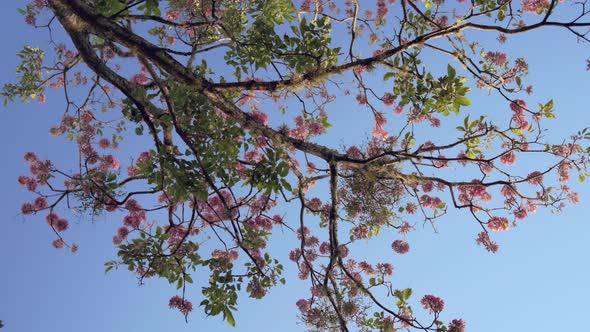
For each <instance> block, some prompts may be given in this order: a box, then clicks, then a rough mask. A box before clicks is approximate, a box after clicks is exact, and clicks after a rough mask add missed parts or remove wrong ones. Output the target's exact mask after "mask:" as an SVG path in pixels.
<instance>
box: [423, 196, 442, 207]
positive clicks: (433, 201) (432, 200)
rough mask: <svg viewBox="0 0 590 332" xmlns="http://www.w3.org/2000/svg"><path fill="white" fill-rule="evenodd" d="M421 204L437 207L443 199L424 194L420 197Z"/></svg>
mask: <svg viewBox="0 0 590 332" xmlns="http://www.w3.org/2000/svg"><path fill="white" fill-rule="evenodd" d="M420 204H422V206H424V207H425V208H430V209H437V208H438V207H439V206H440V205H441V204H442V200H441V199H440V198H438V197H431V196H428V195H422V196H421V197H420Z"/></svg>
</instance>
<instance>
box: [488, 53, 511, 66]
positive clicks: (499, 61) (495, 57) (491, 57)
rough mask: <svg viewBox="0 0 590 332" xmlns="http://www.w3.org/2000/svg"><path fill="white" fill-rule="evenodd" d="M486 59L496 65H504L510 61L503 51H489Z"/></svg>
mask: <svg viewBox="0 0 590 332" xmlns="http://www.w3.org/2000/svg"><path fill="white" fill-rule="evenodd" d="M486 59H487V60H488V61H489V62H491V63H493V64H494V65H496V66H503V65H505V64H506V63H508V57H507V56H506V54H505V53H502V52H488V53H487V54H486Z"/></svg>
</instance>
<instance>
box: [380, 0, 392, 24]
mask: <svg viewBox="0 0 590 332" xmlns="http://www.w3.org/2000/svg"><path fill="white" fill-rule="evenodd" d="M387 14H389V8H387V3H386V2H385V0H377V19H378V20H383V19H385V16H387Z"/></svg>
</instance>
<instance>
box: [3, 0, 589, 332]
mask: <svg viewBox="0 0 590 332" xmlns="http://www.w3.org/2000/svg"><path fill="white" fill-rule="evenodd" d="M571 5H572V4H569V3H568V2H567V1H565V2H564V3H562V2H558V1H556V0H552V1H549V0H524V1H522V2H517V1H510V0H508V1H491V0H490V1H487V0H475V1H472V2H469V3H468V2H466V1H464V0H459V1H457V3H445V1H442V0H437V1H430V0H425V1H408V0H401V1H400V2H398V3H396V2H395V1H386V0H377V1H376V2H375V3H365V2H362V3H361V2H360V1H357V0H351V1H347V2H340V1H328V0H314V1H312V0H302V1H287V0H255V1H244V0H215V1H214V0H167V1H159V0H130V1H122V0H100V1H84V0H69V1H65V0H46V1H43V0H35V1H32V2H31V3H29V4H28V5H26V7H25V8H24V9H22V11H21V12H22V14H23V15H25V20H26V22H27V23H29V24H31V25H34V26H36V27H38V28H50V29H63V30H64V31H65V33H66V35H67V36H68V37H69V41H64V42H65V43H66V44H61V43H59V41H54V43H52V45H56V46H55V47H54V48H53V49H46V50H42V49H40V48H35V47H31V46H26V47H25V48H24V49H23V50H22V51H21V52H20V53H18V55H19V57H20V58H21V59H22V64H21V65H19V66H18V67H17V71H16V73H17V80H16V82H15V83H7V84H5V85H4V88H3V90H2V92H1V94H2V96H3V97H4V98H5V102H11V101H13V100H14V99H15V98H20V99H23V100H37V101H39V102H41V103H43V102H45V99H46V94H49V92H48V91H46V89H63V90H65V92H66V94H65V96H66V99H67V100H66V111H65V114H64V116H63V118H61V119H60V120H59V123H58V124H57V125H56V126H55V127H53V128H52V129H51V133H52V134H53V135H56V136H64V137H65V138H66V139H69V140H72V141H75V142H76V143H77V145H78V147H79V154H80V160H81V162H80V164H79V165H78V171H77V172H73V173H68V172H65V171H63V170H61V169H60V168H58V166H57V163H56V162H54V161H49V160H42V159H40V158H39V157H38V156H37V155H36V154H35V153H32V152H28V153H27V154H26V155H25V160H26V161H27V162H29V163H30V165H31V168H30V173H31V174H30V175H23V176H21V177H19V179H18V181H19V183H21V184H22V185H23V186H25V187H26V188H27V189H28V190H30V191H31V192H33V193H34V194H35V195H36V197H35V198H34V200H33V201H32V202H30V203H25V204H23V206H22V211H21V212H22V213H23V214H24V215H30V214H37V215H44V216H45V217H46V221H47V224H48V225H49V227H50V228H51V229H52V231H53V232H55V234H56V239H55V240H54V242H53V246H54V247H56V248H58V249H60V248H65V247H67V248H70V249H71V250H72V251H73V252H75V251H76V250H77V248H78V246H77V245H76V244H74V243H72V242H71V239H69V238H67V237H66V235H65V234H67V233H64V232H65V231H66V230H67V229H68V228H69V222H68V220H67V219H66V218H62V217H60V216H59V215H58V213H61V211H62V209H61V207H62V206H66V205H67V207H69V208H75V209H78V210H80V211H83V212H87V213H89V214H101V213H115V214H117V213H118V214H119V215H121V216H122V220H121V225H120V227H119V229H118V230H117V233H116V234H115V235H114V236H113V243H114V244H115V245H116V246H117V247H118V258H117V259H116V260H113V261H110V262H107V263H106V264H105V267H106V270H107V271H110V270H112V269H114V268H118V267H125V268H127V269H128V270H129V271H132V272H133V273H135V274H136V275H137V276H138V278H139V279H140V280H141V281H143V280H144V279H145V278H150V277H160V278H164V279H166V280H167V281H168V282H170V284H173V285H175V286H176V288H177V289H179V292H180V294H181V295H174V296H172V298H171V299H170V302H169V306H170V307H171V308H174V309H177V310H179V311H180V312H181V313H182V314H184V315H185V316H187V315H188V314H189V313H190V312H191V311H192V310H193V305H192V302H191V301H190V299H200V301H199V302H200V306H201V307H202V308H203V310H204V312H205V314H206V315H211V316H216V315H221V316H222V317H223V319H225V320H226V321H227V322H228V323H229V324H230V325H235V319H234V316H233V312H234V311H235V310H237V308H238V298H239V296H243V295H245V294H247V295H248V296H250V297H252V298H256V299H260V298H263V297H264V296H265V295H266V294H267V293H268V292H269V291H270V290H271V289H272V288H273V287H275V286H276V285H279V284H284V283H286V282H288V280H289V279H288V277H291V276H286V277H285V276H283V274H284V272H285V271H286V268H285V267H284V266H283V263H282V260H281V259H280V258H281V257H283V256H285V255H284V254H281V253H279V252H276V250H274V249H273V244H274V243H275V242H282V243H288V240H284V239H277V238H276V236H273V234H275V233H277V232H278V231H279V230H280V231H281V232H285V233H288V234H289V235H291V238H292V240H293V241H296V243H297V244H296V246H295V247H294V248H293V250H292V251H291V252H290V253H289V259H290V260H291V261H292V264H291V265H292V267H293V268H295V269H296V270H297V271H298V277H299V278H300V279H302V280H307V281H309V285H310V294H309V295H308V296H307V297H306V298H302V299H299V300H298V301H297V302H296V306H297V307H298V308H299V310H300V314H299V315H300V318H301V319H302V320H303V321H304V322H305V323H306V324H307V326H308V327H309V328H310V330H314V331H332V330H334V331H335V330H341V331H349V330H351V329H354V330H360V331H373V330H376V331H396V330H398V329H414V330H424V331H427V330H437V331H449V332H450V331H452V332H458V331H464V329H465V323H464V322H463V321H462V320H460V319H454V320H451V321H449V323H445V322H443V320H442V318H441V316H440V315H441V311H443V309H444V301H443V300H442V299H440V298H439V297H437V296H434V295H430V294H426V295H424V296H423V297H422V298H421V300H420V301H418V300H416V298H415V297H413V293H414V292H413V291H412V289H409V288H408V289H403V290H398V289H395V282H394V281H392V273H393V266H392V265H391V264H390V263H388V262H371V263H370V262H366V261H357V260H356V259H355V258H353V257H354V256H353V254H354V253H353V252H350V250H351V249H349V248H350V247H351V244H352V243H355V242H358V241H361V240H366V239H374V238H375V237H378V236H390V234H391V232H384V231H383V230H384V229H386V230H387V229H388V230H392V229H393V230H395V231H396V232H397V233H398V234H399V236H396V237H397V238H395V239H392V240H391V241H392V245H391V248H392V250H393V251H394V252H396V253H398V254H405V253H407V252H408V251H409V250H410V244H409V243H408V242H406V234H407V233H408V232H410V231H412V230H413V226H414V225H415V224H416V223H418V222H420V221H424V222H429V223H434V220H435V219H437V218H440V217H442V216H443V215H444V214H445V213H446V212H447V210H448V209H449V208H456V209H460V210H463V211H466V212H467V214H469V215H470V216H471V218H473V220H474V222H475V223H476V224H477V225H478V226H480V227H481V232H480V233H479V234H477V235H476V243H477V244H479V245H482V246H484V248H485V249H486V250H488V251H490V252H496V251H497V250H498V249H499V246H498V244H497V243H495V242H494V241H493V240H492V237H491V235H490V234H491V232H495V231H506V230H507V229H509V228H510V227H511V226H516V225H517V224H518V221H519V220H522V219H524V218H526V217H527V216H529V214H532V213H534V212H535V211H536V210H537V209H538V208H539V207H543V208H549V209H552V210H554V211H560V210H561V209H562V208H563V207H564V206H565V204H566V202H571V203H577V202H578V196H577V194H576V193H575V192H573V191H572V190H571V189H570V188H569V187H568V186H567V185H566V183H567V182H568V181H569V180H570V173H571V171H577V172H578V177H579V180H580V181H584V179H585V178H586V177H587V176H588V173H587V168H586V167H587V163H588V153H589V152H590V149H588V148H585V147H583V146H582V145H581V144H582V141H583V140H587V139H590V133H589V132H588V131H587V130H586V129H583V130H581V131H580V132H578V133H577V134H575V135H573V136H572V137H571V138H570V139H569V141H563V142H558V143H551V142H547V141H545V140H544V137H545V136H544V134H543V133H544V129H543V123H544V122H545V121H546V119H553V118H555V117H556V116H555V114H554V107H555V105H554V102H553V100H547V99H545V100H543V101H542V102H540V103H539V105H538V107H537V108H535V107H530V106H528V105H529V104H532V102H531V101H530V100H531V99H533V97H531V96H530V94H531V93H532V86H526V84H524V82H525V80H526V75H527V73H528V65H527V63H526V61H525V59H522V58H516V59H515V60H514V61H510V58H511V56H509V55H507V54H505V53H503V52H501V51H495V50H492V49H491V48H489V47H490V46H488V45H483V44H481V43H479V42H477V41H476V40H470V38H469V37H468V35H469V36H471V35H470V34H468V33H466V32H469V31H478V33H480V34H482V35H483V34H499V36H498V41H499V42H503V41H504V40H505V39H506V38H507V37H506V36H507V35H510V34H520V33H526V32H528V31H531V30H535V29H542V28H544V27H549V26H553V27H561V28H563V29H567V30H568V31H570V32H572V33H573V35H574V36H575V37H577V38H578V39H580V40H584V41H588V40H587V37H586V34H585V32H584V31H585V30H583V29H585V28H586V27H588V26H590V23H589V22H587V21H586V20H587V16H588V12H587V9H586V8H585V7H584V5H583V4H580V3H573V6H571ZM40 22H43V23H40ZM471 38H474V37H473V36H472V37H471ZM46 53H47V54H53V55H54V56H53V57H49V56H46V55H45V54H46ZM365 54H371V55H370V56H366V55H365ZM433 59H436V61H433ZM442 59H446V61H448V63H446V62H445V60H442ZM472 89H482V90H484V91H489V92H490V93H493V94H494V95H497V96H500V97H502V98H504V99H505V100H506V104H505V105H506V107H505V110H504V111H505V112H504V113H503V114H501V115H499V116H496V115H494V116H486V115H481V114H477V112H475V111H474V110H473V108H471V107H470V105H471V100H470V99H469V98H470V93H471V92H472ZM71 90H75V91H76V93H70V91H71ZM80 91H83V92H84V93H83V94H81V93H80ZM525 94H528V95H529V96H525ZM524 99H527V100H529V102H526V101H525V100H524ZM334 105H347V107H349V108H350V109H345V110H338V109H335V108H337V107H334ZM340 107H341V106H340ZM352 109H358V111H357V112H356V113H355V112H353V111H352ZM279 111H280V112H279ZM339 112H340V113H343V112H344V113H346V114H347V116H348V114H350V116H351V117H352V116H353V115H352V114H353V113H354V114H357V115H358V114H361V115H360V118H361V119H362V118H372V120H373V128H372V130H371V133H370V137H369V138H367V139H366V141H365V143H363V144H356V145H349V146H347V147H344V148H342V147H338V146H335V144H334V143H328V144H322V143H320V142H326V141H327V142H335V141H337V139H334V138H333V139H331V140H325V139H324V138H323V136H325V135H329V134H330V133H331V132H333V131H334V130H335V129H337V128H333V126H334V127H339V126H342V125H346V123H344V124H343V121H342V118H341V117H339V116H338V113H339ZM338 119H340V120H338ZM392 119H394V120H393V121H392ZM349 125H350V124H349ZM439 127H440V128H439ZM437 128H439V129H437ZM128 129H131V132H132V133H133V132H134V133H135V135H137V136H139V138H140V139H141V140H142V142H144V144H145V145H144V148H145V149H144V151H143V152H141V153H140V154H139V155H138V156H136V157H135V158H133V156H130V155H129V154H128V153H127V154H126V153H125V149H122V148H120V145H122V144H123V145H124V144H125V142H126V141H125V140H126V139H127V138H128V137H129V136H130V135H133V134H132V133H129V132H128V131H127V130H128ZM433 132H436V133H437V134H429V133H433ZM454 137H455V138H454ZM521 159H524V160H527V159H528V160H534V161H535V162H534V163H530V164H527V166H526V167H527V168H531V167H533V165H535V166H537V167H536V168H534V169H532V168H531V169H525V171H524V172H525V173H523V170H522V169H521V168H517V167H515V166H513V165H514V164H515V163H516V162H517V161H518V160H521ZM120 160H122V161H120ZM127 160H131V162H129V163H128V164H126V165H124V164H125V163H127ZM124 166H127V168H126V170H125V169H124V168H125V167H124ZM449 170H460V171H459V172H452V171H449ZM62 183H63V184H62ZM285 211H287V212H285ZM154 220H156V221H154ZM383 234H386V235H383ZM284 236H285V235H281V237H284ZM365 242H366V241H365ZM293 243H295V242H293ZM378 258H380V257H372V258H371V259H378ZM201 271H207V272H206V274H207V275H208V276H209V277H208V278H205V279H203V280H198V279H197V280H194V279H193V277H195V276H197V275H200V273H201ZM195 279H196V278H195ZM193 283H194V284H195V285H194V286H192V287H187V286H191V284H193ZM198 287H201V296H199V295H196V294H195V293H194V291H193V288H198ZM388 297H389V298H393V301H390V300H389V299H387V298H388ZM418 302H419V304H418ZM420 306H421V307H422V308H423V309H424V312H423V313H420V314H417V313H416V312H418V311H420V309H419V307H420ZM426 314H428V315H430V316H429V317H430V319H429V320H428V321H422V320H419V319H418V318H417V317H422V316H425V315H426ZM0 324H1V323H0Z"/></svg>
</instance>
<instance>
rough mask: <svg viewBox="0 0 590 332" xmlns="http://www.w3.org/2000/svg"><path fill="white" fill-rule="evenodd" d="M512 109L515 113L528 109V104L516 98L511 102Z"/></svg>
mask: <svg viewBox="0 0 590 332" xmlns="http://www.w3.org/2000/svg"><path fill="white" fill-rule="evenodd" d="M510 109H511V110H512V112H514V113H521V112H524V111H526V110H527V105H526V103H525V101H524V100H520V99H515V100H514V101H512V102H511V103H510Z"/></svg>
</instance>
